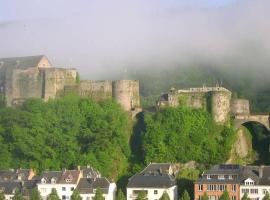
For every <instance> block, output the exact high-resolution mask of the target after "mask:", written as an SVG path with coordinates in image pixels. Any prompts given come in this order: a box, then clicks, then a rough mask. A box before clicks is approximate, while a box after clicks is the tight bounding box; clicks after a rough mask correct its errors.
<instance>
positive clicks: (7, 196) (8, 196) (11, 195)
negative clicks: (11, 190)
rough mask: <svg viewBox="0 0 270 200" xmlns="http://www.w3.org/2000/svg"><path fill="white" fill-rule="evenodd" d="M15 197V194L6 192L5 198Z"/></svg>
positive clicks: (8, 199)
mask: <svg viewBox="0 0 270 200" xmlns="http://www.w3.org/2000/svg"><path fill="white" fill-rule="evenodd" d="M13 197H14V194H5V200H12V199H13Z"/></svg>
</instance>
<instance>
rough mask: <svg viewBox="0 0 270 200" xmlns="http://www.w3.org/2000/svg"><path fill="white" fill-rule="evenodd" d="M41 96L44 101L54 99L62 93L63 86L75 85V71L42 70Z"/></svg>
mask: <svg viewBox="0 0 270 200" xmlns="http://www.w3.org/2000/svg"><path fill="white" fill-rule="evenodd" d="M41 74H42V77H43V88H42V90H43V95H42V97H43V98H44V100H45V101H47V100H48V99H50V98H55V97H56V96H57V95H59V94H60V93H61V92H63V91H64V87H65V86H72V85H76V77H77V70H76V69H63V68H47V69H45V68H43V69H42V70H41Z"/></svg>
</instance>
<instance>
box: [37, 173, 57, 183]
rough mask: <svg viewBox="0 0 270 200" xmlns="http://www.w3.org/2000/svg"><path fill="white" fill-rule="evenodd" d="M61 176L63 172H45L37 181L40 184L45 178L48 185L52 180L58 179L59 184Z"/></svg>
mask: <svg viewBox="0 0 270 200" xmlns="http://www.w3.org/2000/svg"><path fill="white" fill-rule="evenodd" d="M61 175H62V172H61V171H43V172H42V173H41V174H40V175H39V176H38V177H37V180H38V183H41V180H42V179H43V178H44V179H45V180H46V181H47V183H50V182H51V179H52V178H55V179H56V183H58V181H59V179H60V177H61Z"/></svg>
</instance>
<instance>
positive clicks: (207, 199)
mask: <svg viewBox="0 0 270 200" xmlns="http://www.w3.org/2000/svg"><path fill="white" fill-rule="evenodd" d="M202 200H209V198H208V195H207V193H206V192H204V193H203V196H202Z"/></svg>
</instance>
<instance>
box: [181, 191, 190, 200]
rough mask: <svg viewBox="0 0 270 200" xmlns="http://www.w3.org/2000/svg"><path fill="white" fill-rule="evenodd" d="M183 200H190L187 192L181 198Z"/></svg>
mask: <svg viewBox="0 0 270 200" xmlns="http://www.w3.org/2000/svg"><path fill="white" fill-rule="evenodd" d="M181 200H190V196H189V194H188V192H187V191H186V190H185V191H184V193H183V196H182V197H181Z"/></svg>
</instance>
